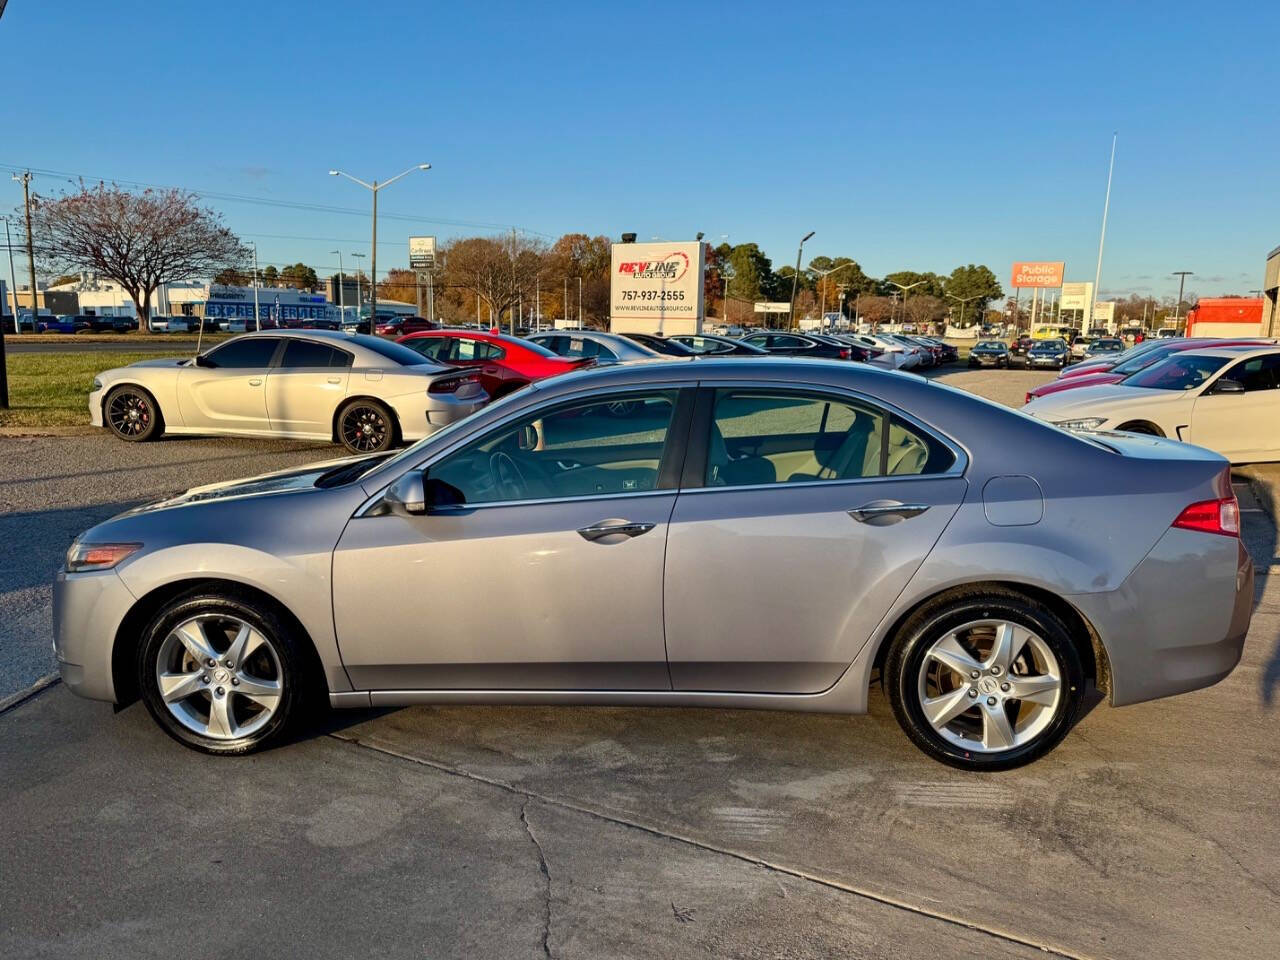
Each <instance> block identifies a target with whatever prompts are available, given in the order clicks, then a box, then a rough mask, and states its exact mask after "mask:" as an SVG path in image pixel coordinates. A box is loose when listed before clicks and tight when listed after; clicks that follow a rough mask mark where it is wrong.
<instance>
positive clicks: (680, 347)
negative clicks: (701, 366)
mask: <svg viewBox="0 0 1280 960" xmlns="http://www.w3.org/2000/svg"><path fill="white" fill-rule="evenodd" d="M623 336H624V337H626V338H627V339H628V340H630V341H632V342H633V343H638V344H640V346H642V347H648V348H649V349H650V350H653V351H654V352H655V353H661V354H662V355H664V356H667V357H696V356H697V355H698V354H697V351H695V350H693V349H692V348H691V347H689V346H688V345H687V344H684V343H681V342H680V341H678V340H669V339H667V338H666V337H660V336H658V335H657V334H655V333H624V334H623Z"/></svg>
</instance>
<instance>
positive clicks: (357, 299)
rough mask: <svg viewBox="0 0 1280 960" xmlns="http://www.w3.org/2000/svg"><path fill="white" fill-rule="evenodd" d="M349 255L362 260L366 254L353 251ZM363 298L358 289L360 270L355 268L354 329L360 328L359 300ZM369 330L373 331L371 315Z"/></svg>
mask: <svg viewBox="0 0 1280 960" xmlns="http://www.w3.org/2000/svg"><path fill="white" fill-rule="evenodd" d="M351 256H352V257H353V258H355V259H359V260H363V259H364V258H365V256H366V254H363V253H353V254H351ZM363 299H364V293H363V292H362V291H361V289H360V270H359V268H358V267H357V268H356V329H357V330H359V329H360V302H361V301H362V300H363ZM369 332H370V333H373V332H374V330H373V317H372V316H370V317H369Z"/></svg>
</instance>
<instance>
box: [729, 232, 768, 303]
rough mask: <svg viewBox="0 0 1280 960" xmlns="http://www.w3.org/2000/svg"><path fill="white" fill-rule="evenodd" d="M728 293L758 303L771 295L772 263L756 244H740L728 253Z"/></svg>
mask: <svg viewBox="0 0 1280 960" xmlns="http://www.w3.org/2000/svg"><path fill="white" fill-rule="evenodd" d="M729 274H730V277H729V293H730V295H731V296H733V297H735V298H738V299H742V300H750V301H760V300H762V299H764V297H765V295H766V294H767V293H772V291H773V286H774V281H773V261H771V260H770V259H769V258H768V257H766V256H765V255H764V253H762V252H761V250H760V245H759V244H756V243H740V244H738V245H737V246H736V247H734V248H733V249H732V250H731V251H730V252H729Z"/></svg>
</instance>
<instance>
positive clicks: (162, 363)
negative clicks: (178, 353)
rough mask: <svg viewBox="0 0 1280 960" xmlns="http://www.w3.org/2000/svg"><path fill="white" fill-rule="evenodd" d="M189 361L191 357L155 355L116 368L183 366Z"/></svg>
mask: <svg viewBox="0 0 1280 960" xmlns="http://www.w3.org/2000/svg"><path fill="white" fill-rule="evenodd" d="M190 362H191V357H190V356H186V357H155V358H154V359H151V360H139V361H138V362H137V363H131V364H129V366H127V367H117V368H116V369H118V370H130V369H133V368H134V367H185V366H186V365H187V364H189V363H190Z"/></svg>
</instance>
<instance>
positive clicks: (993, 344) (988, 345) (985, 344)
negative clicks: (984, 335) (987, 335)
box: [974, 340, 1004, 350]
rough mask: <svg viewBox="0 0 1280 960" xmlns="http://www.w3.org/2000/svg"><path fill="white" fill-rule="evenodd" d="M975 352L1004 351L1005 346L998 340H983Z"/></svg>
mask: <svg viewBox="0 0 1280 960" xmlns="http://www.w3.org/2000/svg"><path fill="white" fill-rule="evenodd" d="M974 349H975V350H1003V349H1004V344H1003V343H1000V342H999V341H998V340H983V341H982V343H980V344H978V345H977V346H976V347H974Z"/></svg>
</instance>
